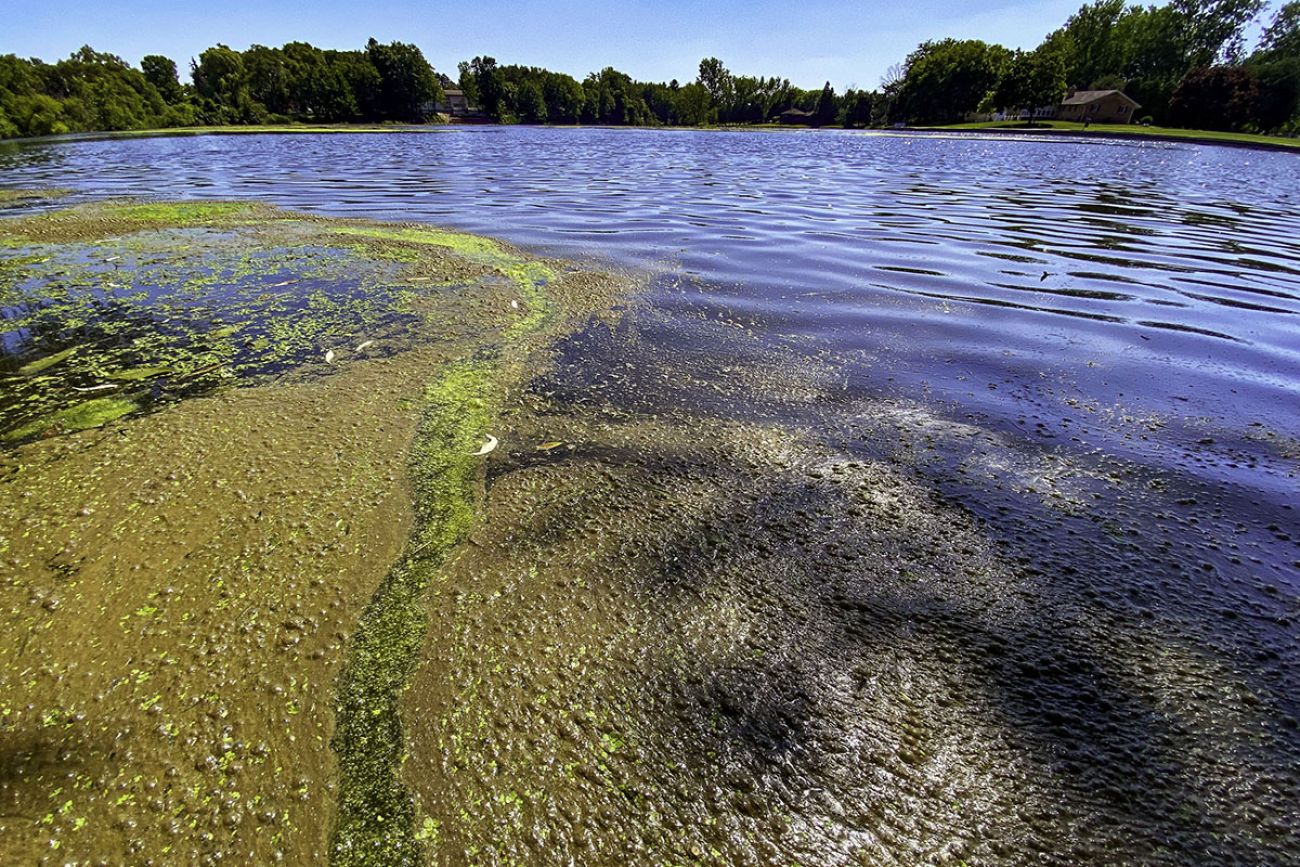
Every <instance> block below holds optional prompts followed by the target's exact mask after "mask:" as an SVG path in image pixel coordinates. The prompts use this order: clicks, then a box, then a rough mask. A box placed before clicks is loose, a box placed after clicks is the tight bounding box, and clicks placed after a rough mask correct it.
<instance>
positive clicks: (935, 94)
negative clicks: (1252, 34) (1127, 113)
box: [882, 0, 1300, 135]
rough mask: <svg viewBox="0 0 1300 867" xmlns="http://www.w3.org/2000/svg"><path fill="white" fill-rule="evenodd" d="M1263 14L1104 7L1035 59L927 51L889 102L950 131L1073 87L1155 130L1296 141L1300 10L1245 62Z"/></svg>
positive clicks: (982, 47)
mask: <svg viewBox="0 0 1300 867" xmlns="http://www.w3.org/2000/svg"><path fill="white" fill-rule="evenodd" d="M1263 8H1264V0H1173V2H1171V3H1170V4H1169V5H1166V6H1129V5H1127V4H1126V2H1125V0H1096V2H1093V3H1090V4H1088V5H1085V6H1083V7H1082V8H1081V9H1080V10H1079V11H1078V12H1076V13H1075V14H1074V15H1072V16H1070V18H1069V19H1068V20H1067V21H1066V22H1065V25H1064V26H1063V27H1061V28H1059V29H1058V30H1055V31H1053V32H1052V33H1050V34H1048V35H1047V37H1046V38H1045V39H1044V40H1043V42H1042V44H1040V45H1039V46H1038V47H1037V48H1035V49H1034V50H1032V51H1028V52H1022V51H1010V50H1008V49H1006V48H1003V47H1002V46H1000V45H990V44H987V43H984V42H979V41H977V40H954V39H946V40H943V41H941V42H926V43H924V44H922V45H921V46H920V47H918V48H917V50H916V51H914V52H912V54H910V55H909V56H908V57H907V59H906V61H904V63H903V64H901V65H900V66H899V67H897V68H895V69H894V70H893V71H892V74H891V75H890V76H889V77H888V78H887V80H886V82H885V83H884V87H883V89H882V96H883V98H885V99H886V100H887V101H888V102H889V109H888V112H887V113H888V116H889V118H890V119H891V120H893V121H899V122H907V123H942V122H953V121H958V120H961V119H963V118H964V117H966V116H968V115H969V114H972V113H978V112H994V111H1019V110H1032V109H1033V108H1036V107H1039V106H1048V105H1056V104H1058V103H1059V102H1060V100H1061V98H1062V97H1064V96H1065V95H1066V93H1067V92H1068V91H1069V90H1071V89H1075V90H1110V89H1115V90H1123V91H1124V92H1125V93H1127V94H1128V95H1129V96H1131V97H1132V98H1133V99H1135V100H1137V102H1139V103H1140V104H1141V106H1142V108H1141V109H1140V110H1139V117H1143V116H1145V118H1146V119H1149V120H1150V121H1152V122H1154V123H1158V124H1162V125H1170V126H1181V127H1188V128H1194V129H1212V130H1241V131H1248V132H1279V133H1284V134H1290V135H1295V134H1296V133H1297V132H1300V117H1297V111H1300V2H1298V0H1291V2H1288V3H1286V4H1285V5H1283V6H1282V7H1281V8H1280V9H1279V10H1278V11H1277V13H1276V14H1275V15H1274V16H1273V18H1272V21H1271V23H1270V24H1269V25H1268V27H1267V28H1266V29H1265V31H1264V34H1263V38H1262V39H1261V40H1260V43H1259V45H1258V46H1257V47H1256V48H1255V50H1254V51H1253V52H1251V53H1247V52H1246V50H1245V44H1244V43H1245V39H1244V34H1245V31H1246V28H1247V27H1248V26H1249V25H1250V24H1251V23H1253V22H1254V21H1256V20H1257V19H1258V17H1259V15H1260V14H1261V12H1262V11H1263Z"/></svg>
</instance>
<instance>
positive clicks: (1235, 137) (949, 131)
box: [0, 121, 1300, 153]
mask: <svg viewBox="0 0 1300 867" xmlns="http://www.w3.org/2000/svg"><path fill="white" fill-rule="evenodd" d="M1051 124H1052V125H1050V126H1025V125H1023V124H1020V123H1018V122H1006V121H1001V122H998V121H995V122H991V123H968V124H953V125H949V126H916V127H902V128H897V129H895V128H884V129H873V128H868V129H846V128H844V127H832V126H828V127H821V128H817V127H805V126H786V125H782V124H735V125H731V124H725V125H718V126H698V127H691V126H671V127H657V126H606V125H603V124H588V125H580V126H579V125H574V126H564V125H558V124H556V125H551V124H546V125H543V126H544V127H547V128H551V127H553V128H556V129H648V130H668V131H671V130H685V131H689V130H698V131H710V132H777V131H792V130H793V131H809V132H815V131H818V130H819V129H825V130H834V131H844V132H858V133H863V132H865V133H875V134H881V135H894V136H906V135H951V136H957V137H974V135H976V134H978V135H994V136H998V135H1007V136H1021V137H1023V136H1040V137H1043V138H1095V139H1116V140H1126V141H1165V142H1174V143H1179V142H1182V143H1190V144H1205V145H1224V146H1227V147H1239V148H1250V149H1253V150H1269V151H1289V152H1292V153H1295V152H1300V138H1295V139H1291V138H1284V137H1282V136H1265V135H1256V134H1253V133H1232V132H1214V131H1211V130H1191V129H1189V130H1183V129H1176V128H1172V127H1141V126H1133V125H1123V126H1121V125H1117V124H1111V125H1090V126H1089V127H1088V128H1087V129H1085V128H1084V127H1083V125H1082V124H1064V123H1061V122H1051ZM461 126H475V127H479V126H499V124H458V123H430V124H373V123H370V124H301V125H298V124H267V125H249V126H191V127H172V128H167V127H164V128H160V129H141V130H114V131H103V132H83V133H69V134H65V135H57V136H40V137H30V138H13V139H3V140H0V144H4V143H13V144H32V143H51V144H57V143H62V142H79V141H106V140H113V139H132V138H166V137H170V136H201V135H305V134H349V133H352V134H357V133H389V134H392V133H416V134H419V133H438V132H449V131H451V130H453V129H456V128H458V127H461Z"/></svg>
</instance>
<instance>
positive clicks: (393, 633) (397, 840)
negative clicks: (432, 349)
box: [331, 227, 555, 867]
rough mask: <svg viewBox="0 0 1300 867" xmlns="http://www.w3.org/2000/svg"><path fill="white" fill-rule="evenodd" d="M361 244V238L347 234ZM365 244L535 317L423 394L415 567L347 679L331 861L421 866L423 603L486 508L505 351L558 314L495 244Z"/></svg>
mask: <svg viewBox="0 0 1300 867" xmlns="http://www.w3.org/2000/svg"><path fill="white" fill-rule="evenodd" d="M348 233H349V234H352V233H353V231H352V230H350V229H349V230H348ZM355 234H359V235H364V236H367V237H383V238H386V239H388V240H400V241H405V242H416V243H425V244H431V245H434V246H439V247H447V248H451V249H455V250H456V251H457V253H459V254H460V255H462V256H464V257H466V258H469V259H470V260H471V261H475V262H477V263H479V264H484V265H488V266H489V267H491V268H492V269H493V270H495V271H496V272H497V273H498V274H500V275H501V276H504V277H505V278H506V279H508V280H509V281H510V282H511V283H512V284H514V285H515V286H517V287H518V289H519V291H520V293H521V295H522V296H523V298H524V302H525V304H526V305H527V312H526V313H525V314H524V315H523V316H522V317H521V318H519V319H517V320H516V321H514V322H513V323H512V324H510V325H509V326H508V327H507V328H506V330H505V333H504V337H505V342H504V344H503V345H501V346H500V347H498V348H497V349H496V350H495V351H489V352H487V353H486V354H485V355H483V356H481V357H480V358H478V359H476V360H474V361H469V362H462V363H459V364H455V365H452V366H450V367H449V368H447V369H446V370H445V371H444V372H443V373H442V374H441V375H440V376H438V377H437V378H436V379H435V380H434V381H433V383H431V384H430V385H429V387H428V388H427V389H426V391H425V394H424V403H425V410H424V415H423V420H422V423H421V426H420V429H419V432H418V434H417V436H416V440H415V444H414V446H413V448H412V451H411V465H410V471H411V476H412V479H413V482H414V487H415V491H416V530H415V533H414V534H413V535H412V540H411V546H410V548H409V550H408V553H407V555H406V557H405V558H404V559H403V560H402V562H401V563H399V564H398V565H397V566H396V567H395V568H394V569H393V571H392V572H391V573H390V574H389V576H388V577H387V578H386V579H385V581H384V583H383V584H382V585H381V587H380V588H379V589H378V590H377V591H376V593H375V595H374V597H373V598H372V600H371V603H370V605H369V606H368V607H367V609H366V612H365V614H364V615H363V616H362V618H361V621H360V623H359V624H358V629H357V632H356V634H355V635H354V639H353V644H352V647H351V650H350V653H349V658H348V659H349V661H348V663H347V666H346V668H345V670H344V672H343V675H342V676H341V678H340V684H339V692H338V695H339V698H338V710H337V728H336V734H335V739H334V743H333V746H334V749H335V750H336V752H337V753H338V755H339V767H340V785H339V801H338V804H339V807H338V809H339V812H338V821H337V824H336V826H335V831H334V837H333V841H332V847H331V854H332V858H333V862H334V863H335V864H336V865H346V867H378V865H393V864H402V865H405V864H412V865H414V864H419V863H423V861H424V858H425V854H426V852H425V849H426V847H430V846H434V847H436V845H437V840H438V834H437V833H436V831H437V828H438V822H437V821H436V820H433V819H431V818H430V817H424V821H423V824H419V825H417V818H418V817H417V809H416V806H415V803H414V800H413V798H412V795H411V793H410V791H409V790H408V788H407V787H406V785H405V784H404V783H403V782H402V780H401V779H400V777H399V771H400V768H401V766H402V764H403V762H404V761H405V759H406V752H405V742H404V738H403V733H402V732H403V729H402V720H401V713H400V703H401V697H402V694H403V693H404V692H405V690H406V689H407V688H408V687H409V684H410V680H411V677H412V676H413V674H414V672H415V668H416V664H417V661H418V659H419V658H420V653H421V648H422V647H423V644H424V636H425V633H426V631H427V629H428V611H427V609H426V607H425V601H424V600H425V596H426V594H427V591H428V589H429V587H430V585H432V584H434V583H436V582H438V581H440V580H443V578H444V577H445V576H442V575H441V573H440V569H441V567H442V566H443V564H444V562H445V561H446V559H447V556H448V555H449V554H450V553H451V551H452V550H453V549H454V548H455V546H456V545H457V544H459V543H460V542H462V541H463V540H464V539H465V538H467V537H468V535H469V533H470V531H471V530H472V529H473V527H474V525H475V521H476V511H477V504H478V501H479V499H480V496H479V492H478V487H479V485H478V478H479V473H480V472H481V470H480V467H481V465H482V462H483V458H482V457H481V456H479V455H477V454H476V453H475V452H476V448H477V447H478V446H479V445H481V444H482V442H483V438H484V437H485V436H486V434H487V432H488V430H489V428H490V426H491V424H492V423H493V421H494V419H495V418H496V417H497V414H498V403H499V401H500V398H501V395H502V393H503V391H504V389H505V387H506V384H507V380H508V379H509V366H510V359H508V358H507V357H506V356H507V352H508V351H509V350H511V349H512V348H514V347H516V346H518V345H519V344H521V343H522V342H523V341H524V339H525V338H526V337H528V336H529V335H532V334H535V333H538V332H539V331H540V330H541V329H542V327H543V326H544V325H546V324H547V323H549V322H551V321H552V319H553V316H554V312H555V310H554V304H553V303H552V301H551V300H550V299H549V298H548V297H547V293H546V286H547V285H548V284H549V283H550V282H552V281H553V280H554V279H555V273H554V271H553V270H552V269H550V268H549V267H547V266H546V265H544V264H542V263H539V262H532V261H528V260H525V259H524V258H523V257H521V256H517V255H515V254H513V253H510V252H508V251H506V250H505V248H503V247H502V246H501V245H499V244H497V243H496V242H494V241H491V240H489V239H485V238H475V237H472V236H466V235H458V234H455V233H447V232H439V231H434V230H423V229H407V228H396V229H384V228H375V227H365V228H364V229H360V230H356V232H355Z"/></svg>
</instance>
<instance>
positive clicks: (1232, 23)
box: [459, 0, 1300, 135]
mask: <svg viewBox="0 0 1300 867" xmlns="http://www.w3.org/2000/svg"><path fill="white" fill-rule="evenodd" d="M1263 5H1264V4H1263V0H1173V2H1172V3H1170V4H1169V5H1166V6H1129V5H1127V3H1126V0H1095V2H1092V3H1090V4H1087V5H1085V6H1083V7H1082V8H1081V9H1080V10H1079V11H1078V12H1076V13H1075V14H1074V15H1072V16H1070V18H1069V19H1068V20H1067V21H1066V22H1065V24H1064V26H1062V27H1061V28H1059V29H1057V30H1055V31H1053V32H1052V33H1050V34H1048V36H1047V37H1046V38H1045V39H1044V40H1043V42H1042V44H1040V45H1039V46H1038V47H1037V48H1035V49H1033V50H1032V51H1013V50H1011V49H1008V48H1005V47H1003V46H1001V45H995V44H989V43H985V42H981V41H979V40H973V39H944V40H940V41H932V42H925V43H922V44H921V45H920V46H918V47H917V48H916V50H915V51H913V52H912V53H911V54H909V55H908V56H907V58H906V59H905V60H904V61H903V62H902V63H900V64H897V65H896V66H894V67H893V68H891V70H890V72H889V74H888V75H887V76H886V79H885V81H884V82H882V85H881V87H880V88H878V89H875V90H870V91H866V90H857V89H853V88H850V89H849V90H847V91H845V92H844V93H842V94H839V93H836V92H835V90H834V89H833V88H832V87H831V85H830V83H829V82H828V83H827V84H826V85H825V86H824V87H822V88H821V89H820V90H802V89H800V88H798V87H794V86H792V85H791V84H790V82H789V80H787V79H783V78H779V77H771V78H765V77H753V76H746V75H734V74H732V73H731V72H730V71H729V70H728V69H727V68H726V67H725V66H724V65H723V64H722V63H721V62H720V61H719V60H718V59H717V58H707V59H705V60H703V61H701V63H700V67H699V74H698V76H697V77H696V79H695V80H694V81H692V82H690V83H688V84H681V83H679V82H677V81H672V82H670V83H668V84H660V83H653V82H641V81H636V80H634V79H633V78H631V77H630V76H628V75H627V74H625V73H622V72H619V71H618V70H616V69H613V68H606V69H604V70H602V71H601V72H599V73H592V74H591V75H589V76H587V78H586V79H584V80H583V81H582V82H578V81H577V80H576V79H574V78H573V77H572V76H568V75H564V74H562V73H556V72H551V71H549V70H546V69H538V68H535V67H522V66H501V65H498V64H497V62H496V60H495V59H493V58H491V57H476V58H474V59H473V60H472V61H469V62H468V63H462V64H460V69H459V72H460V79H459V85H460V87H461V89H462V90H464V91H465V94H466V96H467V97H468V98H469V100H470V102H471V103H474V104H476V105H478V106H480V107H481V109H482V110H483V111H484V112H485V113H486V114H487V115H488V117H490V118H491V119H493V120H495V121H497V122H500V123H601V124H620V125H642V126H644V125H664V126H676V125H707V124H752V123H769V122H773V121H777V120H779V119H780V118H781V115H782V114H783V113H784V112H787V111H789V110H790V109H799V110H800V111H803V112H808V113H809V114H808V116H806V117H803V118H800V119H799V122H802V123H809V124H811V125H813V126H828V125H836V126H845V127H868V126H871V127H882V126H889V125H894V124H942V123H954V122H959V121H962V120H965V119H967V118H968V117H970V116H972V115H980V114H987V115H992V114H994V113H997V112H1001V113H1004V114H1009V115H1012V116H1019V115H1021V114H1026V115H1032V114H1033V112H1034V110H1036V109H1039V108H1043V107H1052V106H1057V105H1059V104H1060V102H1061V101H1062V99H1064V98H1065V96H1066V95H1067V93H1069V92H1070V91H1071V90H1111V89H1114V90H1122V91H1124V92H1125V93H1127V94H1128V95H1129V96H1131V97H1132V98H1133V99H1135V100H1137V102H1139V103H1140V104H1141V105H1142V108H1141V110H1140V114H1139V117H1143V118H1145V119H1148V120H1150V121H1151V122H1153V123H1158V124H1167V125H1172V126H1183V127H1189V128H1196V129H1211V130H1243V131H1250V132H1278V133H1283V134H1291V135H1294V134H1297V133H1300V117H1298V116H1297V114H1298V112H1300V0H1292V2H1289V3H1287V4H1285V5H1284V6H1282V7H1281V9H1279V10H1278V12H1277V14H1276V15H1275V16H1274V17H1273V19H1272V22H1271V24H1270V25H1269V26H1268V28H1267V29H1266V30H1265V32H1264V35H1263V39H1262V40H1261V42H1260V44H1259V46H1258V47H1257V48H1256V49H1255V50H1254V51H1253V52H1252V53H1249V54H1247V53H1246V51H1245V49H1244V33H1245V30H1246V28H1247V27H1248V25H1250V24H1251V23H1252V22H1253V21H1255V20H1256V19H1257V18H1258V16H1259V15H1260V13H1261V12H1262V10H1263Z"/></svg>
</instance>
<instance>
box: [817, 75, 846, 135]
mask: <svg viewBox="0 0 1300 867" xmlns="http://www.w3.org/2000/svg"><path fill="white" fill-rule="evenodd" d="M839 112H840V101H839V99H838V98H837V97H836V96H835V88H833V87H831V83H830V82H829V81H828V82H826V84H825V85H823V86H822V92H821V94H820V95H819V96H818V97H817V106H816V107H815V108H814V109H813V124H814V125H816V126H828V125H830V124H832V123H835V117H836V115H838V114H839Z"/></svg>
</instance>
